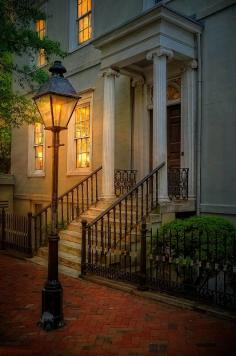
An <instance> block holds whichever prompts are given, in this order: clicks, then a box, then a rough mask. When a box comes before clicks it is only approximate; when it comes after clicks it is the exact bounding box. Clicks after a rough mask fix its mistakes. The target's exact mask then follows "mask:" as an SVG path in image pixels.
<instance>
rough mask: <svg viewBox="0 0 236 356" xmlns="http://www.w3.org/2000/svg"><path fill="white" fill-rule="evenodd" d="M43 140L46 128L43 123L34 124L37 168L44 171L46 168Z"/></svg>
mask: <svg viewBox="0 0 236 356" xmlns="http://www.w3.org/2000/svg"><path fill="white" fill-rule="evenodd" d="M43 141H44V129H43V125H42V124H40V123H36V124H35V125H34V153H35V156H34V157H35V170H36V171H42V170H43V168H44V157H43Z"/></svg>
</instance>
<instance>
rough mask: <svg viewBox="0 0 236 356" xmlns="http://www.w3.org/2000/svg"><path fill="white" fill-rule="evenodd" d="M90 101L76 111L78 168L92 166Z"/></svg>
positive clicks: (75, 134)
mask: <svg viewBox="0 0 236 356" xmlns="http://www.w3.org/2000/svg"><path fill="white" fill-rule="evenodd" d="M90 113H91V111H90V103H86V104H83V105H81V106H79V107H78V108H77V109H76V112H75V126H74V129H75V133H74V139H75V145H76V151H75V155H76V168H88V167H90V144H91V138H90V136H91V135H90Z"/></svg>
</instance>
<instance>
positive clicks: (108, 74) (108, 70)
mask: <svg viewBox="0 0 236 356" xmlns="http://www.w3.org/2000/svg"><path fill="white" fill-rule="evenodd" d="M100 74H101V77H119V75H120V73H119V72H118V71H116V70H114V69H112V68H106V69H104V70H102V71H101V72H100Z"/></svg>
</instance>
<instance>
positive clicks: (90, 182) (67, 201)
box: [33, 167, 102, 252]
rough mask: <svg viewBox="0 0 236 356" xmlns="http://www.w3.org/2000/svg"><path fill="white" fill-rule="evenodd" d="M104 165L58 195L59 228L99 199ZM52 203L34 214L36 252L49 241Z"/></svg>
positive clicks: (64, 226)
mask: <svg viewBox="0 0 236 356" xmlns="http://www.w3.org/2000/svg"><path fill="white" fill-rule="evenodd" d="M101 170H102V167H99V168H97V169H96V170H94V171H93V172H92V173H91V174H89V175H88V176H87V177H85V178H84V179H83V180H81V181H80V182H79V183H77V184H76V185H74V186H73V187H72V188H71V189H69V190H68V191H66V192H65V193H64V194H62V195H61V196H59V197H58V215H57V226H58V228H59V229H63V228H66V226H67V225H68V224H69V223H71V222H72V221H73V220H75V219H76V218H78V217H79V216H80V215H81V214H82V213H84V212H85V211H86V210H88V209H89V207H90V206H91V205H93V204H95V203H96V202H97V201H98V199H99V188H98V175H99V173H100V172H101ZM50 220H51V204H49V205H48V206H46V207H45V208H43V209H42V210H41V211H40V212H38V213H37V214H36V215H33V223H34V227H33V235H34V239H33V248H34V251H35V252H36V251H37V249H38V248H39V247H41V246H44V245H45V244H46V243H47V235H48V232H49V231H50V223H51V221H50Z"/></svg>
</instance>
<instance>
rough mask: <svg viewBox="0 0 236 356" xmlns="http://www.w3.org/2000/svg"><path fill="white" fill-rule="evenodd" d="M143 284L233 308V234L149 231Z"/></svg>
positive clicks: (235, 256)
mask: <svg viewBox="0 0 236 356" xmlns="http://www.w3.org/2000/svg"><path fill="white" fill-rule="evenodd" d="M146 241H147V242H146V243H147V246H148V254H147V267H146V284H147V285H148V286H149V287H150V288H151V289H156V290H160V291H166V292H169V293H172V294H176V295H183V296H185V297H189V298H193V299H198V300H200V301H204V302H207V303H211V304H216V305H220V306H222V307H226V308H232V309H236V235H235V233H229V232H225V233H224V234H218V233H216V232H211V231H206V230H205V231H195V232H192V231H191V232H188V231H185V232H183V233H181V234H180V233H177V232H175V231H168V232H165V233H162V234H160V233H159V232H158V230H156V231H155V230H151V231H150V232H149V233H148V234H147V236H146Z"/></svg>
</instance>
